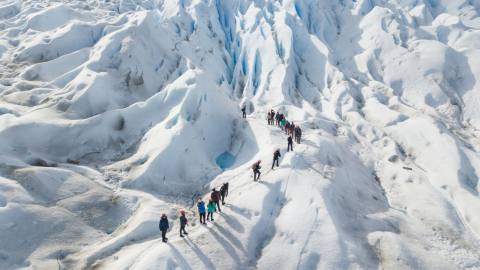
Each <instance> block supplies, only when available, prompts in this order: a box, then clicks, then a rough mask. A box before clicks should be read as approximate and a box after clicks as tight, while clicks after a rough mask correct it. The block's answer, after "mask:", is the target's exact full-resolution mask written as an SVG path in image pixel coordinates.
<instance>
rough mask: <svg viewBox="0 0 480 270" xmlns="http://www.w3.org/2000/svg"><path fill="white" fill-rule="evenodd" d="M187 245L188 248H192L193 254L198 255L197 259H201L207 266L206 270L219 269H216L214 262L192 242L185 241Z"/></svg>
mask: <svg viewBox="0 0 480 270" xmlns="http://www.w3.org/2000/svg"><path fill="white" fill-rule="evenodd" d="M185 244H187V246H188V247H190V248H191V249H192V250H193V252H194V253H195V254H196V255H197V257H198V258H199V259H200V261H201V262H202V263H203V265H204V266H205V268H204V269H213V270H215V269H217V268H215V265H214V264H213V262H212V261H211V260H210V259H209V258H208V257H207V255H205V253H203V252H202V250H201V249H200V248H199V247H198V246H197V245H196V244H195V243H193V242H192V241H189V240H185Z"/></svg>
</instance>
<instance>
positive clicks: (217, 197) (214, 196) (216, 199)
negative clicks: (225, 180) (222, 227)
mask: <svg viewBox="0 0 480 270" xmlns="http://www.w3.org/2000/svg"><path fill="white" fill-rule="evenodd" d="M210 198H211V199H212V201H213V202H214V203H215V204H216V205H217V208H218V212H222V210H221V209H220V192H219V191H218V190H216V189H215V188H213V189H212V194H210Z"/></svg>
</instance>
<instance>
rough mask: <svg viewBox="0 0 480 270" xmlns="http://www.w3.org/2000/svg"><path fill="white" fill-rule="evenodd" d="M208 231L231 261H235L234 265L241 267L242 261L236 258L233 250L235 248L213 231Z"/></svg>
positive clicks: (236, 254) (236, 255) (235, 252)
mask: <svg viewBox="0 0 480 270" xmlns="http://www.w3.org/2000/svg"><path fill="white" fill-rule="evenodd" d="M208 231H209V232H210V233H211V235H212V236H213V238H215V240H217V241H218V243H219V244H220V245H222V247H223V248H224V249H225V251H226V252H227V254H228V255H230V257H232V259H233V260H234V261H235V263H236V264H237V265H238V266H240V265H242V260H241V259H240V257H239V256H238V253H237V251H236V250H235V247H234V246H232V244H230V242H229V241H227V240H226V239H225V238H223V237H222V236H221V235H220V234H219V233H218V232H216V231H215V230H214V229H211V228H208Z"/></svg>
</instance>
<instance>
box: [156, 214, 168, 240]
mask: <svg viewBox="0 0 480 270" xmlns="http://www.w3.org/2000/svg"><path fill="white" fill-rule="evenodd" d="M158 227H159V229H160V231H161V232H162V242H164V243H166V242H167V241H168V238H167V230H168V228H170V226H169V225H168V218H167V215H165V214H162V217H161V218H160V224H158Z"/></svg>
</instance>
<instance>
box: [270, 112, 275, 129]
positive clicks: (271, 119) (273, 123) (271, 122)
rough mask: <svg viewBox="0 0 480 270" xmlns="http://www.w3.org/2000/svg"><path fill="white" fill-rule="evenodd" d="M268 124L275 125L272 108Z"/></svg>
mask: <svg viewBox="0 0 480 270" xmlns="http://www.w3.org/2000/svg"><path fill="white" fill-rule="evenodd" d="M270 125H272V126H273V125H275V111H274V110H273V109H272V110H270Z"/></svg>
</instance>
